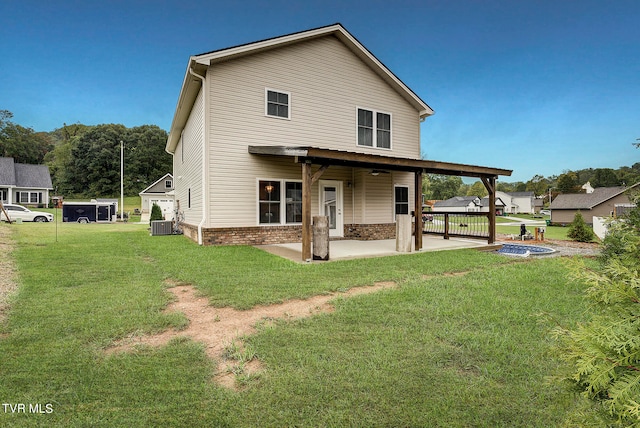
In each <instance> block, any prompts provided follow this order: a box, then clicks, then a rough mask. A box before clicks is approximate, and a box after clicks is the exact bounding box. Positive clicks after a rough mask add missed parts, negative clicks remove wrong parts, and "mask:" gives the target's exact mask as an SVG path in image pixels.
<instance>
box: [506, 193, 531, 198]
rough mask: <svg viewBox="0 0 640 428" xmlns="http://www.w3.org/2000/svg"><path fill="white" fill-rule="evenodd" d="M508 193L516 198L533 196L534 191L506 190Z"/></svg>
mask: <svg viewBox="0 0 640 428" xmlns="http://www.w3.org/2000/svg"><path fill="white" fill-rule="evenodd" d="M506 193H507V195H509V196H511V197H514V198H528V197H533V196H534V195H533V192H506Z"/></svg>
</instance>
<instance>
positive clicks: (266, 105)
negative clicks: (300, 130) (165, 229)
mask: <svg viewBox="0 0 640 428" xmlns="http://www.w3.org/2000/svg"><path fill="white" fill-rule="evenodd" d="M269 92H277V93H280V94H287V96H288V97H289V104H288V107H289V108H288V109H287V112H288V113H289V115H288V117H281V116H273V115H270V114H269ZM291 110H292V108H291V92H289V91H282V90H280V89H273V88H264V115H265V117H270V118H273V119H281V120H291V113H292V111H291Z"/></svg>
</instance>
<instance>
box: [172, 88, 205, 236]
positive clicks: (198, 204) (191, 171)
mask: <svg viewBox="0 0 640 428" xmlns="http://www.w3.org/2000/svg"><path fill="white" fill-rule="evenodd" d="M203 130H204V124H203V116H202V91H201V92H200V93H199V94H198V97H197V98H196V102H195V103H194V105H193V109H192V110H191V114H190V115H189V119H188V120H187V123H186V125H185V128H184V131H183V133H182V138H181V139H180V142H179V143H178V146H177V147H176V152H175V154H174V156H173V171H174V174H173V186H174V188H175V198H176V205H177V204H178V202H179V204H180V211H181V212H182V213H183V214H184V221H185V223H189V224H194V225H196V224H199V223H200V221H201V220H202V140H203V138H204V137H203ZM183 145H184V147H183ZM182 153H184V160H183V158H182ZM189 189H191V207H190V208H189V206H188V199H189Z"/></svg>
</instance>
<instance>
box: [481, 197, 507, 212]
mask: <svg viewBox="0 0 640 428" xmlns="http://www.w3.org/2000/svg"><path fill="white" fill-rule="evenodd" d="M489 204H490V202H489V197H488V196H485V197H484V198H482V200H481V201H480V206H481V208H480V212H483V213H484V212H487V213H488V212H489ZM504 209H505V204H504V202H503V201H502V198H498V197H496V203H495V210H496V215H500V216H502V215H504Z"/></svg>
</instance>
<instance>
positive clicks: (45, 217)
mask: <svg viewBox="0 0 640 428" xmlns="http://www.w3.org/2000/svg"><path fill="white" fill-rule="evenodd" d="M3 206H4V209H5V211H6V212H7V214H9V218H10V219H11V221H16V220H17V219H21V220H22V221H37V222H47V221H53V214H49V213H45V212H42V211H31V210H30V209H29V208H25V207H23V206H22V205H15V204H3ZM0 220H1V221H7V217H6V216H5V215H4V212H3V211H0Z"/></svg>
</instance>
